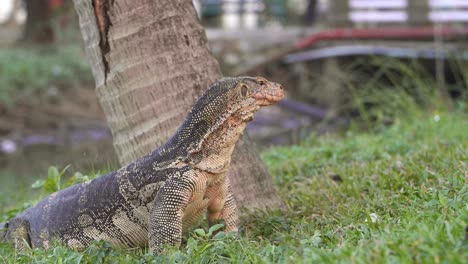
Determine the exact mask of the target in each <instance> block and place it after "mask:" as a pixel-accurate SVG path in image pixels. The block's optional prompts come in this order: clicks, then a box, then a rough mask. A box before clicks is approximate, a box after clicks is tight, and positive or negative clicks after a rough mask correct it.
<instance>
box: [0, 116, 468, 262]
mask: <svg viewBox="0 0 468 264" xmlns="http://www.w3.org/2000/svg"><path fill="white" fill-rule="evenodd" d="M464 111H465V110H463V109H462V110H457V111H455V112H442V113H437V112H432V113H429V114H428V113H419V112H418V113H413V115H411V116H406V117H404V118H396V119H395V120H394V122H393V124H392V125H391V126H389V127H387V126H384V125H382V126H380V125H376V127H374V128H373V129H371V130H369V131H362V130H360V129H358V128H351V129H349V130H348V131H347V132H345V133H343V134H333V135H320V136H317V135H312V136H310V137H309V138H308V139H307V140H306V141H304V142H303V143H301V145H296V146H291V147H279V148H271V149H269V150H267V151H265V152H264V153H263V155H262V156H263V158H264V160H265V161H266V163H267V165H268V167H269V170H270V172H271V174H272V176H273V177H274V181H275V184H276V186H277V188H278V189H279V192H280V194H281V197H282V198H283V199H284V200H285V202H286V203H287V205H288V209H287V211H286V212H279V211H271V212H260V211H257V212H248V213H247V214H246V215H245V216H244V218H243V221H242V225H241V232H240V236H239V237H238V238H235V237H233V236H232V235H230V234H225V233H222V232H221V233H216V232H208V231H207V230H206V228H205V229H203V227H201V228H200V229H196V230H194V231H192V232H191V233H190V234H188V235H186V236H185V237H186V239H185V243H184V244H183V246H182V247H181V248H180V250H179V249H175V248H168V249H167V250H166V251H165V252H164V254H163V255H160V256H157V257H153V256H151V254H150V253H148V251H147V250H135V249H133V250H120V249H113V248H112V247H110V246H109V245H108V244H107V243H105V242H96V243H95V244H93V245H92V246H90V247H89V248H87V249H86V250H84V251H72V250H69V249H67V248H65V247H62V246H60V245H57V247H55V248H53V249H50V250H46V251H44V250H40V249H35V250H27V251H26V252H24V253H15V251H14V250H13V248H12V247H11V246H9V245H7V244H1V245H0V262H6V263H29V262H31V261H32V262H36V263H64V262H65V263H144V262H148V261H155V262H158V263H173V262H177V263H211V262H215V263H221V262H222V263H229V262H232V263H463V259H465V260H466V259H467V257H468V254H467V252H468V250H467V249H468V240H467V234H466V232H467V231H466V228H467V225H468V206H467V204H468V134H467V133H466V131H468V118H467V114H466V111H465V112H464ZM57 173H58V172H52V173H50V172H49V175H52V176H51V177H49V178H54V177H55V178H57V177H56V176H53V175H57ZM78 178H79V179H81V180H82V179H83V176H79V177H78ZM39 185H40V184H39ZM46 186H48V187H47V188H48V189H47V190H48V192H50V191H53V190H55V189H57V188H60V186H58V185H53V188H51V187H50V186H51V185H50V184H44V188H45V187H46ZM23 200H24V199H23ZM26 206H27V205H26ZM21 207H23V203H22V201H21V202H20V201H17V203H16V204H15V205H14V206H13V207H9V209H10V210H13V211H14V210H15V209H16V208H21ZM0 208H1V207H0ZM11 213H12V211H10V213H8V212H7V208H4V209H3V211H0V216H2V217H0V220H3V219H2V218H7V215H8V214H11ZM216 228H218V226H216V227H215V228H214V229H216ZM211 231H214V230H213V229H212V230H211Z"/></svg>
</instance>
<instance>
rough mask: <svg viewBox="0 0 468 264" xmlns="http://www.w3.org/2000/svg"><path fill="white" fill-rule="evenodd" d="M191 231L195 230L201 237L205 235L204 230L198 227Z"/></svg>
mask: <svg viewBox="0 0 468 264" xmlns="http://www.w3.org/2000/svg"><path fill="white" fill-rule="evenodd" d="M193 232H195V234H197V235H199V236H202V237H206V233H205V230H203V229H201V228H199V229H195V230H194V231H193Z"/></svg>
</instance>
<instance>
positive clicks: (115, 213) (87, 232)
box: [0, 77, 284, 254]
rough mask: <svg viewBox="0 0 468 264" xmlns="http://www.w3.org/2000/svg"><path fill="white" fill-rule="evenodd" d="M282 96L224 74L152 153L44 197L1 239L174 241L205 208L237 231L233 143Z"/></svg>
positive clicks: (262, 82) (71, 243)
mask: <svg viewBox="0 0 468 264" xmlns="http://www.w3.org/2000/svg"><path fill="white" fill-rule="evenodd" d="M283 97H284V90H283V87H282V86H281V85H280V84H277V83H274V82H270V81H268V80H266V79H264V78H262V77H235V78H223V79H220V80H218V81H217V82H216V83H214V84H213V85H212V86H211V87H210V88H209V89H208V90H207V91H206V92H205V93H204V94H203V95H202V96H201V98H200V99H199V100H198V101H197V102H196V103H195V105H194V106H193V108H192V110H191V111H190V113H189V114H188V116H187V117H186V118H185V120H184V121H183V123H182V125H181V126H180V127H179V128H178V130H177V131H176V132H175V134H174V135H173V136H172V137H171V138H170V139H169V140H168V141H167V142H166V143H165V144H163V145H162V146H161V147H159V148H157V149H156V150H154V151H153V152H152V153H150V154H148V155H146V156H144V157H142V158H139V159H137V160H136V161H135V162H133V163H131V164H129V165H127V166H124V167H122V168H120V169H119V170H117V171H113V172H110V173H108V174H106V175H104V176H101V177H98V178H96V179H94V180H91V181H88V182H84V183H80V184H76V185H73V186H70V187H68V188H66V189H63V190H60V191H58V192H56V193H53V194H51V195H49V196H47V197H45V198H44V199H43V200H42V201H40V202H39V203H37V204H36V205H35V206H33V207H31V208H29V209H27V210H25V211H24V212H22V213H20V214H18V215H17V216H16V217H14V218H12V219H10V220H9V221H8V222H6V223H2V224H0V228H2V227H3V229H4V231H3V233H1V234H0V239H2V238H3V240H4V241H9V242H11V243H13V244H14V245H15V248H16V249H17V250H24V249H25V248H28V247H32V248H36V247H40V248H49V247H51V246H52V245H53V243H52V242H53V241H59V242H60V243H62V244H64V245H66V246H68V247H70V248H76V249H80V248H84V247H86V246H88V245H89V244H90V243H92V242H93V241H95V240H105V241H109V242H110V243H111V244H112V245H113V246H115V247H127V248H129V247H145V246H148V245H149V247H150V249H151V251H152V252H153V253H154V254H158V253H160V251H161V250H162V248H163V246H164V245H166V244H169V245H180V243H181V238H182V231H183V230H184V229H185V228H187V227H189V226H191V225H192V224H194V223H195V222H196V221H197V220H198V219H199V218H200V217H201V216H202V215H203V214H204V213H205V212H206V214H207V219H208V222H209V224H210V225H211V224H213V223H215V222H217V221H224V223H225V231H226V232H236V231H237V228H238V227H237V225H238V212H237V209H236V204H235V201H234V197H233V194H232V191H231V186H230V183H229V179H228V178H227V176H226V175H227V171H228V169H229V165H230V162H231V154H232V152H233V149H234V146H235V143H236V142H237V140H238V139H239V137H240V136H241V135H242V134H243V131H244V129H245V127H246V125H247V123H248V122H250V121H252V120H253V117H254V113H255V112H256V111H257V110H258V109H259V108H260V107H263V106H267V105H271V104H274V103H276V102H278V101H279V100H281V99H282V98H283Z"/></svg>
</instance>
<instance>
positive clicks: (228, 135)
mask: <svg viewBox="0 0 468 264" xmlns="http://www.w3.org/2000/svg"><path fill="white" fill-rule="evenodd" d="M246 125H247V123H246V122H245V121H243V120H242V119H240V118H237V117H235V116H232V117H229V118H228V119H226V120H225V121H224V122H223V124H221V125H220V126H219V127H218V128H217V129H215V130H213V131H212V132H211V133H210V134H208V135H207V136H206V137H204V139H203V140H202V141H201V142H200V145H199V148H198V149H197V150H196V151H194V152H192V153H189V158H188V163H189V164H191V165H192V166H194V167H196V168H198V169H200V170H202V171H206V172H209V173H213V174H219V173H225V172H227V171H228V169H229V165H230V163H231V155H232V152H233V151H234V147H235V144H236V142H237V140H238V139H239V137H240V136H241V135H242V134H243V132H244V129H245V127H246Z"/></svg>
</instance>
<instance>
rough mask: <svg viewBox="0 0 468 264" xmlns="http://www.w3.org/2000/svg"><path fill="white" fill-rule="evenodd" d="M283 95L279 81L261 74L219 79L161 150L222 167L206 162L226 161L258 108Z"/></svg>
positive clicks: (161, 152)
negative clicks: (268, 78) (260, 75)
mask: <svg viewBox="0 0 468 264" xmlns="http://www.w3.org/2000/svg"><path fill="white" fill-rule="evenodd" d="M283 97H284V90H283V87H282V86H281V85H280V84H277V83H274V82H270V81H268V80H266V79H265V78H262V77H235V78H230V77H228V78H223V79H220V80H218V81H217V82H216V83H214V84H213V85H212V86H211V87H210V88H209V89H208V90H207V91H206V92H205V93H204V94H203V96H201V97H200V98H199V100H198V101H197V102H196V103H195V105H194V106H193V108H192V110H191V111H190V113H189V114H188V116H187V118H186V119H185V121H184V122H183V123H182V125H181V126H180V127H179V129H178V130H177V132H176V133H175V134H174V136H173V137H172V138H171V139H170V140H169V141H168V143H166V145H165V146H164V147H162V148H161V149H160V150H158V152H159V154H160V155H167V157H175V156H179V157H185V158H187V160H191V161H190V162H191V163H193V164H198V165H197V166H199V167H200V168H203V169H205V170H209V171H219V170H220V169H219V168H216V169H215V168H213V167H212V168H211V169H208V167H210V166H211V165H206V163H207V162H208V164H212V163H219V164H224V161H226V160H229V159H230V155H231V153H232V150H233V148H234V145H235V143H236V141H237V140H238V139H239V136H240V135H241V134H242V133H243V131H244V129H245V127H246V126H247V123H248V122H250V121H252V120H253V116H254V114H255V112H256V111H257V110H258V109H259V108H261V107H264V106H267V105H271V104H274V103H276V102H278V101H280V100H281V99H283ZM213 160H216V162H214V161H213ZM221 160H224V161H223V162H221ZM221 167H222V166H221Z"/></svg>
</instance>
